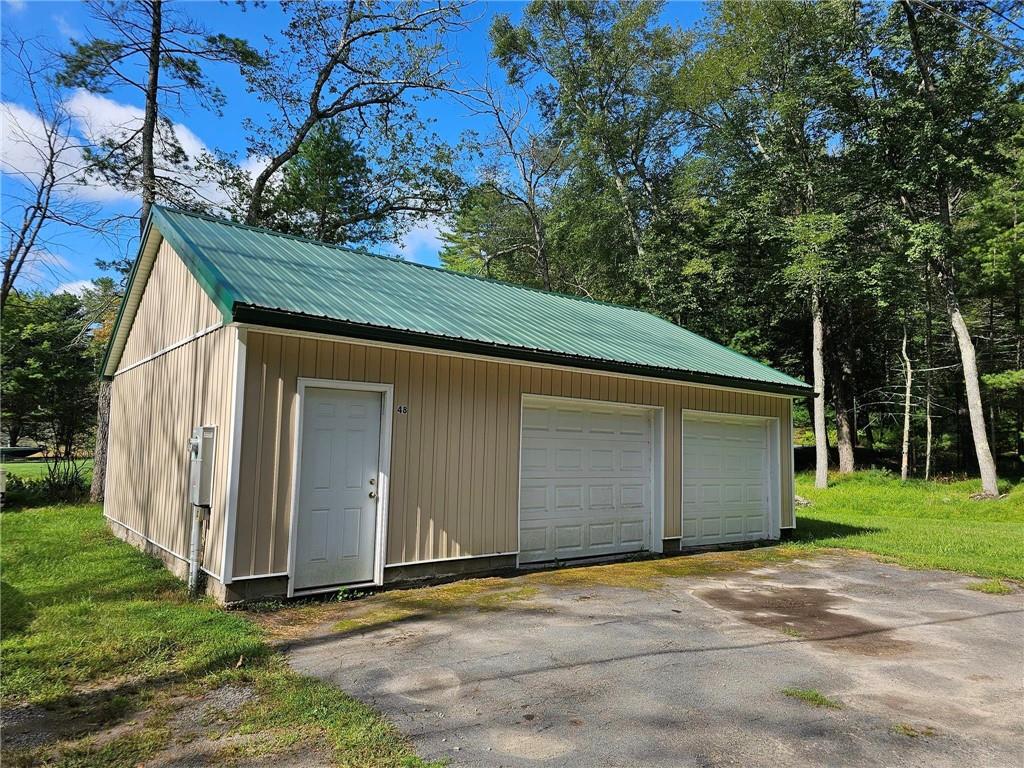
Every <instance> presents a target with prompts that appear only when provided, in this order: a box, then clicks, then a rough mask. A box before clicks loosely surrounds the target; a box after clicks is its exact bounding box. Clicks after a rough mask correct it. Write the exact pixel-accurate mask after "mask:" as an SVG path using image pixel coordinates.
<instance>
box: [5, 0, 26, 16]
mask: <svg viewBox="0 0 1024 768" xmlns="http://www.w3.org/2000/svg"><path fill="white" fill-rule="evenodd" d="M4 5H6V6H7V7H8V8H10V9H11V10H12V11H14V12H15V13H21V11H23V10H25V0H4Z"/></svg>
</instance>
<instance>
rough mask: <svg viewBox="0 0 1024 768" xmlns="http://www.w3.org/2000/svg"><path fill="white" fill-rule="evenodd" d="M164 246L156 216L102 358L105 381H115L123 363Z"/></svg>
mask: <svg viewBox="0 0 1024 768" xmlns="http://www.w3.org/2000/svg"><path fill="white" fill-rule="evenodd" d="M162 242H163V235H161V234H160V231H159V230H158V229H156V227H154V226H153V216H152V215H150V216H149V218H147V219H146V227H145V229H144V230H143V232H142V242H141V243H140V244H139V253H138V255H137V256H136V257H135V263H134V264H132V271H131V273H130V274H129V276H128V287H127V289H125V294H124V298H123V299H122V300H121V306H120V307H119V308H118V310H117V318H116V319H115V320H114V330H113V331H112V332H111V334H110V341H109V342H107V350H106V352H105V353H104V354H103V364H102V365H101V366H100V375H101V376H102V377H103V378H104V379H111V378H113V376H114V372H115V371H116V370H117V366H118V364H119V363H120V362H121V355H122V353H123V352H124V345H125V344H126V343H127V341H128V334H129V333H130V332H131V329H132V323H133V322H134V320H135V313H136V312H137V311H138V309H139V303H140V302H141V301H142V294H143V293H144V292H145V290H146V283H148V282H149V274H150V272H152V271H153V263H154V262H155V261H156V255H157V253H158V252H159V251H160V244H161V243H162Z"/></svg>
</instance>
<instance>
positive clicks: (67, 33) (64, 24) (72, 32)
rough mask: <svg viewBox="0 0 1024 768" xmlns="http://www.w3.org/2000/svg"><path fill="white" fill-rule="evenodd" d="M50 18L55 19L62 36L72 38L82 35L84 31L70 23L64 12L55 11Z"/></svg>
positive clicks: (54, 21)
mask: <svg viewBox="0 0 1024 768" xmlns="http://www.w3.org/2000/svg"><path fill="white" fill-rule="evenodd" d="M50 18H52V19H53V23H54V24H55V25H56V26H57V31H58V32H59V33H60V34H61V36H62V37H66V38H68V39H71V38H73V37H81V36H82V31H81V30H80V29H78V28H77V27H73V26H72V25H71V24H69V23H68V20H67V18H66V17H65V16H64V14H62V13H55V14H53V16H51V17H50Z"/></svg>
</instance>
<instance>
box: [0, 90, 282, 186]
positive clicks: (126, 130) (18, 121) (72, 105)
mask: <svg viewBox="0 0 1024 768" xmlns="http://www.w3.org/2000/svg"><path fill="white" fill-rule="evenodd" d="M0 106H2V109H0V122H2V126H0V133H2V141H3V147H2V150H0V170H3V172H4V173H7V174H12V175H15V176H20V177H22V178H25V179H27V180H30V181H34V180H36V179H38V178H39V175H40V173H41V172H42V169H43V167H44V162H45V157H44V156H43V155H42V154H41V153H40V152H39V150H38V149H37V147H41V146H45V142H44V141H42V139H43V137H44V136H45V135H46V128H47V126H46V124H45V123H44V122H43V121H42V120H41V119H40V118H39V116H38V115H36V114H35V113H33V112H31V111H29V110H28V109H26V108H24V107H23V106H21V105H19V104H15V103H13V102H3V103H2V105H0ZM62 110H63V111H64V113H65V115H64V119H66V120H68V121H69V125H68V126H67V127H68V128H70V129H71V130H70V131H67V133H70V134H71V135H70V136H69V137H68V138H67V140H66V145H65V149H64V152H63V153H62V156H61V161H62V166H63V171H64V174H65V175H66V176H67V177H68V183H67V184H66V185H64V187H63V189H62V193H63V194H65V195H73V196H75V197H77V198H80V199H82V200H89V201H94V202H104V203H110V202H119V201H128V200H132V199H134V198H135V195H130V194H126V193H125V192H124V191H123V190H121V189H117V188H115V187H112V186H110V185H109V184H105V183H103V182H101V181H98V180H97V179H95V178H89V179H88V183H86V184H81V183H78V182H80V181H81V180H82V178H83V176H84V174H83V173H81V169H82V168H83V167H84V159H83V153H82V151H81V149H80V148H79V146H78V145H87V144H92V145H96V144H98V143H100V142H101V141H102V140H104V139H111V138H113V139H115V140H116V139H118V138H124V139H127V138H128V137H129V136H131V135H132V134H133V133H135V132H137V131H138V130H139V128H140V127H141V125H142V120H143V117H144V112H143V110H142V108H141V107H136V106H134V105H131V104H125V103H123V102H119V101H115V100H113V99H109V98H107V97H105V96H101V95H99V94H95V93H90V92H88V91H85V90H81V89H79V90H77V91H75V92H74V93H73V94H72V95H71V98H69V99H68V100H67V102H65V103H64V104H63V105H62ZM62 128H64V126H62ZM172 128H173V131H174V137H175V139H176V140H177V142H178V143H179V144H180V145H181V148H182V149H184V150H185V153H186V154H187V155H188V156H189V158H191V159H194V158H198V157H200V156H202V155H204V154H206V153H208V152H209V147H207V145H206V143H205V142H204V141H203V140H202V139H201V138H199V136H197V135H196V134H195V133H194V132H193V131H192V130H191V129H190V128H189V127H188V126H186V125H184V124H182V123H173V125H172ZM157 141H158V143H157V147H156V150H157V156H158V158H159V157H160V155H161V146H160V139H159V136H158V137H157ZM165 156H166V155H165ZM158 162H159V159H158ZM266 163H267V159H266V158H259V157H250V158H246V159H245V161H244V162H243V163H242V170H243V171H244V172H246V173H248V174H249V175H250V176H255V175H256V174H257V173H259V171H260V170H262V169H263V168H264V167H265V166H266ZM160 170H161V173H162V174H164V175H167V176H170V177H172V178H177V179H178V180H179V181H181V182H182V183H184V184H186V185H188V186H190V187H191V188H192V189H194V190H195V192H196V194H197V195H199V196H200V197H202V198H204V199H206V200H208V201H210V202H212V203H214V204H223V203H226V202H227V198H226V196H225V195H224V192H223V191H222V190H221V189H219V188H218V187H217V186H216V185H215V184H212V183H210V182H209V181H203V182H198V181H197V180H195V179H194V178H192V177H191V176H190V174H189V170H188V169H187V168H182V167H163V168H161V169H160Z"/></svg>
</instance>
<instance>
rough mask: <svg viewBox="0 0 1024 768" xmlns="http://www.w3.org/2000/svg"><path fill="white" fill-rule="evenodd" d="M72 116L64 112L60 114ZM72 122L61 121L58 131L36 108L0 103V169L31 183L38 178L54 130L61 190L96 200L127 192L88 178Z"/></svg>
mask: <svg viewBox="0 0 1024 768" xmlns="http://www.w3.org/2000/svg"><path fill="white" fill-rule="evenodd" d="M58 119H63V120H66V121H67V120H73V118H68V117H67V116H64V117H63V118H58ZM70 128H71V126H70V125H61V126H59V127H58V129H57V130H56V131H52V130H50V127H49V126H48V125H47V123H45V122H43V120H42V119H41V118H40V117H39V115H38V114H36V113H35V112H30V111H29V110H27V109H25V108H24V107H22V106H21V105H20V104H15V103H13V102H8V101H5V102H2V103H0V141H2V148H0V170H2V171H3V172H4V173H6V174H9V175H12V176H15V177H18V178H21V179H23V180H25V181H27V182H29V183H36V182H38V180H39V178H40V176H41V175H42V172H43V169H44V168H45V165H46V162H47V156H48V153H47V151H46V149H45V148H46V146H47V135H48V134H49V133H53V134H54V138H56V139H57V141H58V148H59V156H58V161H57V162H58V170H57V175H58V176H59V177H60V178H61V179H62V180H63V181H62V183H60V184H59V189H58V192H59V193H60V194H62V195H65V196H68V197H75V198H78V199H81V200H90V201H95V202H114V201H117V200H121V199H124V197H125V195H124V194H123V193H122V192H121V191H119V190H116V189H114V188H113V187H111V186H110V185H108V184H102V183H97V182H95V181H94V180H89V181H88V183H83V182H84V181H85V179H84V174H83V173H82V172H81V169H82V168H83V167H84V165H85V162H84V160H83V155H82V149H81V143H82V142H81V139H78V138H76V137H75V136H74V135H73V131H72V130H70Z"/></svg>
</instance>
